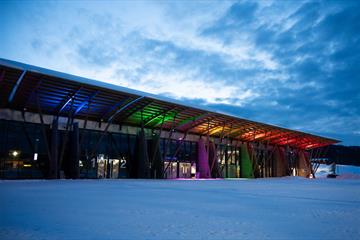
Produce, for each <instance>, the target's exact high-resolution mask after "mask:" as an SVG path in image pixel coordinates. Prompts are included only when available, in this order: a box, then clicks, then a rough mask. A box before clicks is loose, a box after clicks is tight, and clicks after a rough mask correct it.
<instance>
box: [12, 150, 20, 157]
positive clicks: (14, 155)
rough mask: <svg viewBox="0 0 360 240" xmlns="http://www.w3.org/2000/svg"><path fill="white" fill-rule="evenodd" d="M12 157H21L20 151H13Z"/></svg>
mask: <svg viewBox="0 0 360 240" xmlns="http://www.w3.org/2000/svg"><path fill="white" fill-rule="evenodd" d="M11 155H12V156H13V157H17V156H18V155H19V152H18V151H16V150H15V151H13V152H12V153H11Z"/></svg>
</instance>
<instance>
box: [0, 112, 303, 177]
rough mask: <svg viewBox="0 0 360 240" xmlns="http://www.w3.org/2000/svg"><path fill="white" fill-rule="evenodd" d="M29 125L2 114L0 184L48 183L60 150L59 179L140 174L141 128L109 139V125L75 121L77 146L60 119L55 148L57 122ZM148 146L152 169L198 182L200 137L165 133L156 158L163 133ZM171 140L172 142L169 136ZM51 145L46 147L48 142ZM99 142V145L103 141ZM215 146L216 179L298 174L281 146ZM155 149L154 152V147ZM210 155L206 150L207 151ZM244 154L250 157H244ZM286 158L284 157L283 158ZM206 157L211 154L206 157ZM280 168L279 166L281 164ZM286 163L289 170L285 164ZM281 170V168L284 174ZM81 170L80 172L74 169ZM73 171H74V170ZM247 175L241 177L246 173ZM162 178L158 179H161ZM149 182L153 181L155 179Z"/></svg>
mask: <svg viewBox="0 0 360 240" xmlns="http://www.w3.org/2000/svg"><path fill="white" fill-rule="evenodd" d="M24 116H25V121H24V117H23V115H22V113H21V112H20V111H14V110H9V109H0V178H6V179H8V178H10V179H12V178H13V179H16V178H48V177H50V175H49V169H50V164H49V162H50V161H49V155H50V152H51V148H52V147H53V146H56V147H57V156H58V159H57V162H58V166H59V173H58V176H57V177H60V178H63V177H70V178H73V177H74V176H75V177H76V174H75V175H73V170H74V164H75V165H76V164H78V165H79V166H78V171H79V175H78V176H79V177H80V178H128V177H134V176H135V177H136V175H134V174H132V173H133V171H134V168H137V167H138V165H137V161H139V160H137V157H136V146H137V145H136V144H137V142H138V141H137V134H138V132H139V131H140V128H137V127H132V126H122V127H120V126H119V125H116V124H111V125H110V127H109V130H108V132H107V133H106V134H103V130H104V129H105V125H106V123H101V124H99V123H98V122H94V121H88V122H87V124H86V129H84V128H83V126H84V120H81V119H75V120H74V122H76V123H78V124H79V127H80V130H79V140H78V141H79V142H78V143H74V142H73V140H72V139H73V138H72V137H71V136H72V132H73V130H72V128H70V129H69V131H67V130H66V123H67V118H64V117H60V118H59V124H58V128H57V129H58V140H57V144H55V145H54V144H53V142H51V139H52V138H51V134H52V128H51V124H52V122H53V120H54V119H55V117H54V116H50V115H44V123H45V124H44V125H42V124H40V118H39V114H34V113H25V115H24ZM144 131H145V138H146V141H147V142H148V144H147V146H148V150H147V152H148V154H147V155H148V156H147V158H148V159H147V161H148V162H149V166H148V167H149V168H152V165H155V160H156V159H157V158H161V161H162V162H163V164H164V165H163V171H164V172H163V173H164V177H166V178H175V177H196V173H194V172H193V170H194V168H196V165H197V164H198V159H197V158H198V153H197V151H198V147H197V144H198V140H199V138H200V136H197V135H193V134H189V135H187V138H186V140H183V139H182V138H183V137H184V135H183V133H178V132H174V133H173V134H170V133H169V132H167V131H162V133H161V137H160V140H159V142H158V147H159V148H160V154H158V155H156V157H155V155H154V154H153V151H154V149H151V147H149V146H153V144H154V143H151V144H150V141H151V139H152V138H153V137H154V135H156V134H158V133H159V131H158V130H156V131H152V130H151V129H145V130H144ZM170 135H171V137H170V138H169V136H170ZM45 139H47V141H46V140H45ZM99 139H101V141H99ZM203 140H204V142H205V144H207V143H208V141H210V142H213V143H214V147H215V153H211V154H213V155H214V154H215V159H216V161H217V162H216V163H217V165H218V166H217V170H216V173H214V166H215V165H214V162H211V161H210V160H209V162H211V164H209V170H210V171H212V173H211V174H212V176H213V177H225V178H238V177H249V176H252V177H276V176H283V175H290V174H291V173H292V172H295V173H296V172H297V168H298V167H297V166H298V163H297V161H298V160H297V158H296V156H295V155H296V154H295V152H296V150H291V151H286V150H285V149H284V148H282V150H281V151H280V150H279V149H278V148H277V146H266V145H265V144H262V143H241V142H239V141H230V140H226V139H225V140H223V141H222V142H221V141H220V140H219V139H217V138H209V139H207V138H206V137H205V138H204V139H203ZM155 143H156V142H155ZM76 144H78V145H79V156H78V157H77V158H78V162H73V161H72V160H71V159H74V157H73V154H74V153H73V151H72V149H73V147H74V146H75V145H76ZM156 145H157V144H155V145H154V146H156ZM205 151H207V148H205ZM245 151H246V152H245ZM281 153H283V155H282V156H281V157H280V156H279V154H281ZM205 154H209V153H208V152H205ZM246 154H247V155H248V157H247V158H249V159H248V160H246V161H250V166H248V168H249V169H250V170H248V171H251V174H250V175H249V174H245V173H244V169H242V166H243V167H244V161H245V158H244V157H242V156H244V155H246ZM279 161H283V162H281V164H280V163H279ZM285 163H286V164H285ZM280 166H283V167H282V169H280ZM76 167H77V166H76ZM76 167H75V169H76ZM242 170H243V171H242ZM157 175H158V174H157ZM150 177H155V175H154V173H152V174H151V175H150Z"/></svg>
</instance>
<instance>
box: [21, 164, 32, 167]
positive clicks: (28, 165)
mask: <svg viewBox="0 0 360 240" xmlns="http://www.w3.org/2000/svg"><path fill="white" fill-rule="evenodd" d="M23 166H24V167H31V164H24V165H23Z"/></svg>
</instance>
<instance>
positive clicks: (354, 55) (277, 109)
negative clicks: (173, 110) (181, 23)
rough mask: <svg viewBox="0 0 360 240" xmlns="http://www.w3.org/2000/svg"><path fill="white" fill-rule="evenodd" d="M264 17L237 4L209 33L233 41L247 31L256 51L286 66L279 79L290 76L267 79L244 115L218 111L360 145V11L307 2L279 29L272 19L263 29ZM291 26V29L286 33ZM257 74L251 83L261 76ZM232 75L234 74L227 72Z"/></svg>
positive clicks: (258, 10)
mask: <svg viewBox="0 0 360 240" xmlns="http://www.w3.org/2000/svg"><path fill="white" fill-rule="evenodd" d="M278 4H282V2H275V3H274V4H273V5H272V6H270V8H274V9H276V8H277V7H278V6H277V5H278ZM262 10H263V9H262V8H261V7H258V6H256V4H254V3H236V4H234V5H233V6H232V7H230V8H229V9H228V11H227V13H226V14H225V15H224V16H223V17H222V18H220V19H219V20H218V21H215V23H214V24H213V26H208V27H207V28H206V29H205V30H204V31H203V34H205V35H209V36H211V37H215V38H218V39H226V41H227V42H229V39H232V40H234V39H236V38H237V37H238V36H239V31H242V30H244V28H246V33H247V34H248V38H249V39H252V41H253V43H254V44H256V46H257V48H258V49H263V50H264V51H267V52H269V53H270V54H271V55H272V56H273V58H274V59H275V60H276V61H277V62H278V63H279V64H280V66H279V68H278V69H277V70H275V71H274V72H275V73H276V71H278V72H283V73H285V74H286V75H287V79H286V81H283V82H282V84H279V82H276V81H274V80H271V79H269V80H267V81H265V82H264V83H263V85H262V86H255V85H254V86H252V87H254V88H257V89H259V90H260V92H261V96H260V97H259V98H257V99H254V100H253V101H251V102H249V103H247V104H246V105H245V106H243V107H241V108H240V107H234V106H224V105H217V106H215V107H216V108H221V109H223V110H225V111H228V112H230V113H233V114H236V115H240V116H244V117H248V118H251V119H256V120H258V121H266V122H271V123H274V124H278V125H281V126H287V127H297V126H298V127H300V128H301V130H305V131H306V130H308V131H312V132H316V133H318V134H323V135H328V136H333V137H336V136H341V137H344V136H345V135H346V137H344V140H345V141H346V142H345V143H350V142H351V143H356V144H359V135H358V134H356V133H354V132H357V131H359V129H360V122H358V120H359V113H360V110H359V105H360V101H359V100H360V99H359V92H360V75H359V74H358V69H359V67H360V60H359V59H360V55H359V54H360V42H359V37H360V8H359V4H358V3H356V2H355V1H342V2H341V3H340V2H322V1H317V2H309V3H303V4H302V5H301V4H300V6H299V7H298V8H297V9H294V11H293V12H292V13H291V14H289V15H288V17H286V19H285V20H284V21H283V22H281V23H278V24H274V23H273V21H272V19H267V21H263V23H262V24H259V22H258V19H259V18H261V17H262V18H266V16H264V15H263V14H262ZM245 12H246V13H245ZM244 23H246V26H244V25H245V24H244ZM280 24H281V25H280ZM286 24H287V25H289V26H290V27H287V28H284V26H285V25H286ZM221 34H224V35H225V37H223V36H222V35H221ZM251 71H254V72H257V73H259V72H261V71H264V70H263V69H261V68H260V69H257V70H255V69H252V70H251ZM251 71H250V73H249V76H255V73H251ZM219 72H220V75H221V74H224V73H221V71H219ZM231 74H233V75H235V72H232V73H229V72H227V73H226V75H231ZM269 74H270V75H271V73H269ZM233 84H236V82H235V81H234V82H233ZM269 89H273V90H272V91H269ZM274 92H275V93H276V94H273V93H274ZM269 93H270V94H269ZM270 103H272V104H270ZM323 124H329V126H328V127H326V126H323ZM345 133H346V134H345Z"/></svg>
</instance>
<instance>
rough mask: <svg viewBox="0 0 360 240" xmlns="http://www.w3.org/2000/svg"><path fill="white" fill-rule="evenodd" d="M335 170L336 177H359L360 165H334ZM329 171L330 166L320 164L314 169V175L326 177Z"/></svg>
mask: <svg viewBox="0 0 360 240" xmlns="http://www.w3.org/2000/svg"><path fill="white" fill-rule="evenodd" d="M335 172H336V174H337V175H338V177H337V178H347V179H350V178H353V179H360V167H359V166H351V165H339V164H338V165H336V168H335ZM329 173H331V166H330V165H326V164H320V166H319V168H318V170H317V171H316V174H315V176H316V177H326V176H327V175H328V174H329Z"/></svg>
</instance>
